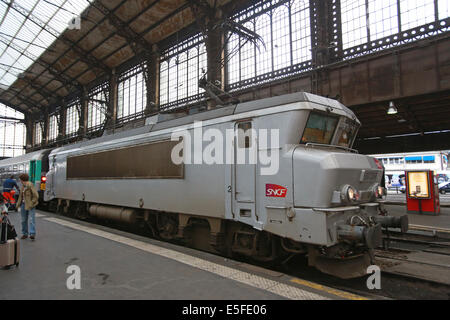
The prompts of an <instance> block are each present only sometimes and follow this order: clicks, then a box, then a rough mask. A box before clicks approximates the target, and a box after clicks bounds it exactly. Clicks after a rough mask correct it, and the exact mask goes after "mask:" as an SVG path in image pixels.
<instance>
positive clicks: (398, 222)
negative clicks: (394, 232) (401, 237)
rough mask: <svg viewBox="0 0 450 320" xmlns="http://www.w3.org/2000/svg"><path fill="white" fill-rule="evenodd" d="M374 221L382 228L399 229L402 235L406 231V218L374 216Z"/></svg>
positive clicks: (404, 216)
mask: <svg viewBox="0 0 450 320" xmlns="http://www.w3.org/2000/svg"><path fill="white" fill-rule="evenodd" d="M374 218H375V221H376V222H377V223H380V224H381V226H382V227H383V228H399V229H400V230H401V231H402V233H405V232H407V231H408V216H406V215H403V216H401V217H394V216H375V217H374Z"/></svg>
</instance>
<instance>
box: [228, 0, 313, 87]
mask: <svg viewBox="0 0 450 320" xmlns="http://www.w3.org/2000/svg"><path fill="white" fill-rule="evenodd" d="M233 19H234V21H235V22H238V23H240V24H242V25H243V26H244V27H245V28H247V29H250V30H252V31H254V32H256V33H257V34H258V35H259V36H260V37H261V38H262V40H263V42H264V44H261V43H259V42H257V44H256V45H255V43H253V42H249V41H248V40H247V39H245V38H243V37H240V36H239V35H236V34H228V38H229V41H228V43H227V57H228V64H227V67H228V69H227V71H228V72H227V76H228V86H229V89H231V90H233V89H237V88H239V89H241V88H243V87H248V86H252V85H255V84H259V83H263V82H268V81H273V80H275V79H278V78H282V77H285V76H288V75H292V74H296V73H299V72H302V71H304V70H307V69H309V68H310V67H311V28H310V10H309V2H308V1H302V0H291V1H265V2H260V3H258V4H256V5H254V6H253V7H251V8H250V9H246V10H244V11H242V12H240V13H238V14H237V15H236V16H234V18H233ZM239 48H240V49H239Z"/></svg>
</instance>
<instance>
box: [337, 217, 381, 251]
mask: <svg viewBox="0 0 450 320" xmlns="http://www.w3.org/2000/svg"><path fill="white" fill-rule="evenodd" d="M337 234H338V236H339V238H342V239H348V240H356V241H362V242H364V243H365V244H366V245H367V247H368V248H370V249H373V248H376V247H378V246H380V245H381V242H382V237H383V234H382V231H381V224H379V223H378V224H376V225H374V226H370V227H367V226H351V225H348V224H342V225H339V226H338V229H337Z"/></svg>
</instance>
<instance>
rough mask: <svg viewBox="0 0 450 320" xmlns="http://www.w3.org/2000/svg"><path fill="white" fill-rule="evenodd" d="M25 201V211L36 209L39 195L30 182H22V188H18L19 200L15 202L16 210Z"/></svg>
mask: <svg viewBox="0 0 450 320" xmlns="http://www.w3.org/2000/svg"><path fill="white" fill-rule="evenodd" d="M24 199H25V210H30V209H33V208H34V207H36V206H37V205H38V203H39V195H38V193H37V191H36V189H35V188H34V186H33V184H32V183H31V182H30V181H27V182H24V183H23V187H22V188H20V195H19V199H18V200H17V208H19V207H20V205H21V204H22V200H24Z"/></svg>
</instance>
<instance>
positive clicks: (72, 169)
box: [67, 141, 184, 180]
mask: <svg viewBox="0 0 450 320" xmlns="http://www.w3.org/2000/svg"><path fill="white" fill-rule="evenodd" d="M178 143H179V142H178V141H159V142H153V143H148V144H145V145H139V146H132V147H126V148H121V149H114V150H108V151H102V152H96V153H90V154H84V155H79V156H73V157H68V158H67V180H72V179H74V180H75V179H86V180H89V179H182V178H184V165H183V164H180V165H176V164H174V163H173V162H172V160H171V152H172V149H173V147H174V146H175V145H176V144H178Z"/></svg>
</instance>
